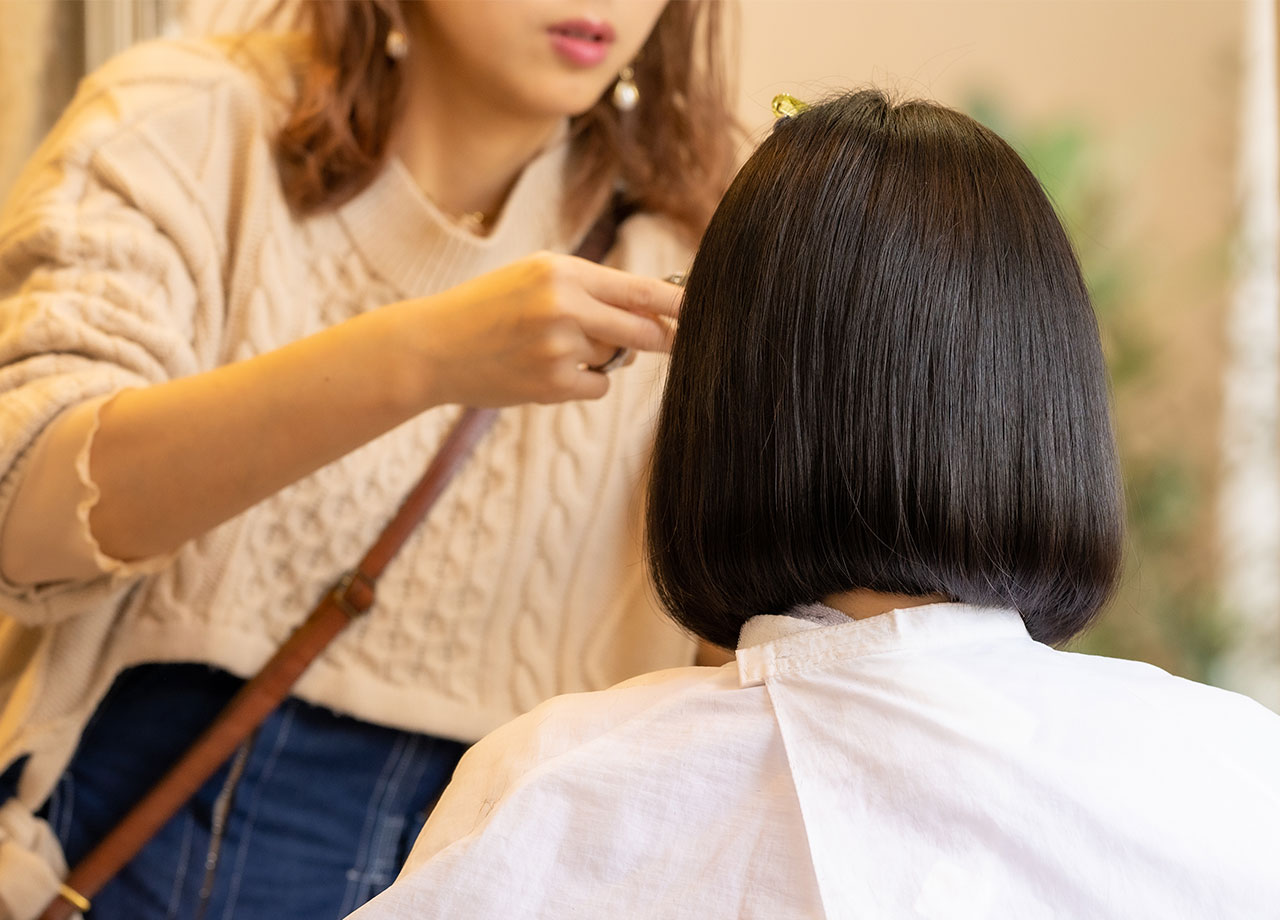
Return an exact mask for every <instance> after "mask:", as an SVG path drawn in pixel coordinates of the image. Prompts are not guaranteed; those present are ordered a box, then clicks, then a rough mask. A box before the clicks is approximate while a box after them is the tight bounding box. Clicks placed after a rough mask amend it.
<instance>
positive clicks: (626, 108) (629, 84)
mask: <svg viewBox="0 0 1280 920" xmlns="http://www.w3.org/2000/svg"><path fill="white" fill-rule="evenodd" d="M639 103H640V90H639V88H638V87H637V86H636V72H635V71H634V70H632V69H631V68H630V67H624V68H622V70H621V71H619V73H618V82H617V83H615V84H613V107H614V108H616V109H617V110H618V111H619V112H630V111H631V110H632V109H634V108H635V107H636V106H637V105H639Z"/></svg>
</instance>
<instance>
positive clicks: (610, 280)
mask: <svg viewBox="0 0 1280 920" xmlns="http://www.w3.org/2000/svg"><path fill="white" fill-rule="evenodd" d="M569 258H571V259H572V260H573V263H574V267H575V269H576V270H577V273H578V277H579V279H580V281H581V283H582V287H583V289H584V290H585V291H586V292H587V293H588V294H590V295H591V296H592V297H594V298H595V299H596V300H599V301H603V302H604V303H606V304H609V305H610V306H613V307H618V308H620V309H622V310H627V311H629V312H631V313H647V314H649V315H651V316H666V317H670V318H672V319H674V318H675V317H677V316H679V314H680V301H681V299H682V297H683V294H684V292H683V291H682V290H681V288H680V287H679V286H678V285H675V284H671V283H669V282H667V281H659V280H658V279H656V278H644V277H641V276H640V275H632V274H629V273H627V272H624V271H619V270H618V269H616V268H609V267H607V266H604V265H597V264H596V263H594V262H589V261H587V260H586V259H579V258H576V257H572V256H571V257H569Z"/></svg>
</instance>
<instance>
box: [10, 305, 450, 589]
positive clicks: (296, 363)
mask: <svg viewBox="0 0 1280 920" xmlns="http://www.w3.org/2000/svg"><path fill="white" fill-rule="evenodd" d="M412 309H414V304H413V303H412V302H410V303H405V304H395V305H392V306H390V307H386V308H384V309H382V310H378V311H374V312H372V313H368V314H364V315H362V316H359V317H357V318H355V319H352V320H350V321H348V322H347V323H344V324H342V325H340V326H335V327H333V328H331V329H328V330H325V331H323V332H320V333H317V334H316V335H313V336H310V337H308V338H306V339H303V340H300V341H298V342H295V343H293V344H291V345H288V346H285V347H284V348H281V349H278V350H276V351H272V352H269V353H266V354H263V355H259V356H257V357H255V358H251V359H249V360H246V361H242V362H239V363H236V364H231V365H226V366H224V367H220V368H218V369H216V370H212V371H209V372H207V373H203V374H198V375H194V376H191V377H187V378H183V379H179V380H174V381H172V382H169V383H164V384H159V385H156V386H152V387H147V388H144V389H137V390H126V391H124V392H122V393H120V394H119V395H118V396H117V397H116V398H115V399H113V400H111V401H110V402H109V403H108V404H107V405H106V406H104V407H103V408H102V410H101V413H100V424H99V428H98V431H97V433H96V435H95V436H94V438H93V448H92V452H91V455H90V463H89V472H90V475H91V478H92V480H93V482H94V483H95V484H96V486H97V487H98V489H99V490H100V497H99V499H98V501H97V503H96V504H95V505H94V506H93V508H92V511H91V513H90V518H89V523H90V528H91V531H92V534H93V537H94V539H95V540H96V541H97V544H98V546H99V547H100V548H101V550H102V552H103V553H105V554H106V555H107V556H109V557H112V558H116V559H122V560H131V559H139V558H145V557H149V556H155V555H159V554H163V553H167V552H171V551H173V550H174V549H176V548H177V547H178V546H180V545H181V544H182V543H183V542H185V541H186V540H189V539H191V538H192V537H194V536H197V535H199V534H201V533H203V532H205V531H207V530H209V529H210V528H212V527H214V526H216V525H218V524H219V523H221V522H223V521H225V520H227V519H229V518H231V517H233V516H234V515H236V514H238V513H239V512H241V511H243V510H244V509H246V508H248V507H250V506H251V505H253V504H255V503H256V502H258V501H260V500H262V499H263V498H266V497H267V496H269V495H271V494H272V493H274V492H276V491H278V490H279V489H281V488H283V487H284V486H286V485H288V484H290V483H292V482H294V481H296V480H297V479H300V478H301V477H303V476H305V475H307V474H308V473H310V472H312V471H314V470H315V469H318V468H319V467H321V466H323V465H325V464H326V463H329V462H330V461H332V460H334V459H336V458H338V457H340V456H342V455H343V454H345V453H347V452H349V451H351V450H353V449H354V448H356V447H358V446H359V445H361V444H363V443H365V442H367V441H369V440H371V439H372V438H374V437H376V436H378V435H379V434H382V433H383V432H385V431H387V430H389V429H391V428H393V427H395V426H396V425H398V424H400V423H401V422H403V421H405V420H407V419H408V418H411V417H412V416H413V415H415V414H416V413H418V412H420V411H422V410H423V409H425V408H427V407H428V406H429V405H431V397H430V390H431V386H430V374H429V372H428V370H427V369H426V368H424V367H423V366H421V364H420V362H416V361H415V360H414V357H415V356H414V354H413V353H412V352H411V350H410V348H409V346H408V345H407V343H406V336H405V335H404V333H403V328H404V326H405V323H406V322H407V321H408V320H409V319H410V318H409V317H407V316H406V315H405V312H406V311H410V310H412ZM91 423H92V419H91V418H87V417H86V414H85V413H84V412H82V411H77V410H76V409H72V410H70V411H68V412H67V413H64V414H63V416H61V417H59V418H58V419H57V420H56V421H55V422H54V425H53V427H52V428H51V430H50V431H49V432H47V433H46V434H45V436H44V437H43V438H42V439H41V442H40V445H39V446H40V450H39V451H38V455H37V456H33V458H32V459H33V463H32V464H30V465H29V469H28V472H27V475H26V477H25V478H24V481H23V483H22V484H21V486H20V487H19V489H18V492H17V494H16V495H15V497H14V500H13V504H12V505H11V507H10V512H9V515H8V519H7V520H6V523H5V530H4V534H3V537H2V538H0V567H2V568H3V571H4V573H5V574H6V575H7V576H8V577H9V578H10V579H11V580H13V581H15V582H19V583H27V584H31V583H38V582H44V581H54V580H59V579H63V578H83V577H87V576H89V575H92V574H94V573H95V572H96V566H94V565H93V562H92V554H91V553H81V554H78V555H77V554H69V553H68V552H67V551H66V540H65V537H62V538H61V539H59V537H60V535H65V533H66V532H67V530H68V528H70V527H73V526H75V521H74V513H75V502H74V501H65V502H63V501H55V502H54V504H55V505H57V506H58V507H55V508H50V507H48V503H47V502H45V501H40V500H38V499H37V498H35V497H36V496H46V497H47V496H51V495H54V496H57V495H64V494H67V491H68V490H77V489H78V479H77V478H76V476H75V469H74V463H75V456H76V453H77V452H78V451H79V449H80V447H81V445H82V444H83V443H84V441H85V439H86V438H87V437H88V431H89V427H90V425H91ZM34 461H38V462H34ZM51 514H52V515H54V516H55V517H61V518H63V520H62V521H58V520H51V519H50V515H51ZM68 516H69V517H68Z"/></svg>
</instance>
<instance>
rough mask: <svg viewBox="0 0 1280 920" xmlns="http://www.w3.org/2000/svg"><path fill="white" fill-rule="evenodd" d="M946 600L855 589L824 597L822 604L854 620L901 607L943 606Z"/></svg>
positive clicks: (936, 597)
mask: <svg viewBox="0 0 1280 920" xmlns="http://www.w3.org/2000/svg"><path fill="white" fill-rule="evenodd" d="M946 601H947V598H945V597H943V596H942V595H941V594H927V595H924V596H923V597H922V596H919V595H914V594H886V593H884V592H882V591H869V590H867V589H866V588H855V589H854V590H852V591H844V592H842V593H840V594H832V595H831V596H829V597H824V598H823V599H822V603H824V604H826V605H827V606H828V607H830V608H832V609H833V610H839V611H840V612H841V613H843V614H844V615H845V616H848V617H852V618H853V619H855V620H865V619H866V618H867V617H874V616H879V615H880V614H882V613H888V612H889V611H890V610H901V609H902V608H903V607H920V606H922V605H924V604H943V603H946Z"/></svg>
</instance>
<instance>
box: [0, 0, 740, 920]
mask: <svg viewBox="0 0 1280 920" xmlns="http://www.w3.org/2000/svg"><path fill="white" fill-rule="evenodd" d="M720 14H721V10H720V8H719V6H718V4H715V3H711V2H692V3H673V4H671V5H670V6H668V5H667V4H666V3H664V2H661V0H627V2H608V0H525V2H503V3H454V2H441V0H415V2H407V0H406V2H400V3H393V2H389V0H364V2H345V3H339V2H312V3H303V4H300V13H299V14H298V15H299V17H300V18H299V21H298V23H297V28H296V29H293V30H291V31H289V32H287V33H280V32H278V31H274V30H267V29H262V30H259V31H255V32H252V33H250V34H246V35H242V36H237V37H235V38H233V39H229V40H225V41H183V42H159V43H153V44H148V45H143V46H139V47H136V48H134V49H132V50H130V51H128V52H126V53H125V54H124V55H122V56H120V57H118V58H117V59H115V60H113V61H112V62H110V63H108V64H107V65H106V66H105V67H104V68H103V69H102V70H101V71H99V72H97V73H95V74H93V75H91V76H90V77H89V78H88V79H87V80H86V81H85V82H84V84H83V85H82V87H81V88H80V91H79V93H78V95H77V97H76V99H75V100H74V102H73V103H72V104H71V106H70V108H69V109H68V110H67V112H66V113H65V115H64V117H63V118H62V119H61V121H60V122H59V123H58V125H57V126H56V128H55V129H54V131H53V133H52V134H51V135H50V137H49V138H48V139H47V141H46V142H45V144H44V145H43V146H42V147H41V149H40V150H39V151H38V153H37V154H36V155H35V157H34V159H33V160H32V161H31V163H30V164H29V165H28V167H27V168H26V170H25V172H24V173H23V175H22V176H21V178H20V180H19V182H18V184H17V186H16V187H15V189H14V191H13V193H12V195H11V197H10V199H9V201H8V204H7V205H6V207H5V210H4V212H3V215H2V217H0V576H2V584H0V592H2V593H0V610H3V613H4V615H3V616H2V617H0V703H2V705H3V710H2V711H0V774H2V775H0V802H3V806H2V807H0V916H13V917H17V918H19V920H21V918H22V917H23V916H34V914H35V913H38V911H39V906H36V907H34V908H33V906H32V905H37V904H38V902H40V901H42V900H46V899H47V895H48V894H49V892H48V891H47V890H46V889H48V888H49V886H50V885H52V887H53V888H54V889H55V890H56V888H57V884H58V883H59V881H60V879H61V877H62V874H63V873H64V872H65V866H66V865H67V864H74V863H75V862H76V861H77V860H78V859H79V858H80V857H81V856H83V855H84V854H85V853H86V852H87V851H88V850H89V849H91V848H92V847H93V846H94V845H95V844H96V843H97V842H98V841H99V840H100V839H101V838H102V837H103V836H104V835H105V834H106V833H107V832H108V831H109V830H110V829H111V827H112V826H113V825H114V824H115V822H116V821H118V820H119V818H120V816H121V815H122V814H123V813H124V812H125V811H126V810H127V808H128V807H129V806H130V805H131V804H132V802H133V801H134V800H136V799H137V798H138V797H139V796H141V795H142V794H143V793H144V792H145V791H146V790H147V789H148V788H149V787H150V786H151V785H152V784H153V783H154V782H155V781H156V780H157V778H158V777H159V776H160V775H161V774H162V773H163V772H164V770H165V769H166V768H167V767H168V766H169V764H171V763H172V762H173V761H174V760H175V759H176V758H177V757H178V756H179V754H180V753H181V752H182V751H183V750H184V748H185V747H186V746H187V745H188V744H189V743H190V742H191V740H192V739H193V738H194V737H195V736H196V735H198V734H199V732H200V731H201V730H202V729H203V728H204V727H205V726H206V725H208V724H209V722H210V720H212V719H213V717H214V715H215V714H216V713H217V712H218V711H219V710H220V709H221V708H222V706H223V705H224V704H225V703H226V702H227V701H228V700H229V699H230V698H231V696H232V695H233V694H234V693H235V691H236V689H237V688H238V687H239V686H241V684H242V682H243V680H244V679H245V678H246V677H248V676H249V675H252V674H253V673H254V672H255V671H256V670H257V669H258V668H259V667H260V666H261V665H262V663H263V662H264V661H265V660H266V659H267V658H268V657H269V656H270V655H271V654H272V652H273V651H274V650H275V649H276V648H277V647H278V646H279V645H280V643H281V642H282V641H283V640H284V639H285V638H286V637H287V636H288V635H289V634H290V632H291V631H292V630H293V629H294V628H295V627H296V626H297V624H298V623H299V622H300V621H301V620H302V619H303V618H304V617H305V616H306V614H307V611H308V610H309V609H310V607H311V606H312V605H313V603H314V602H315V601H316V598H317V597H318V596H320V595H321V594H322V593H323V592H324V590H325V588H326V586H327V585H329V584H331V583H332V582H333V581H334V579H335V578H337V577H338V576H339V575H340V574H341V573H342V572H343V571H344V570H347V569H349V568H350V567H351V566H352V565H353V564H354V562H355V561H356V559H358V558H359V556H360V555H361V553H362V552H363V551H364V550H365V548H366V546H367V545H368V543H369V542H370V541H371V540H372V539H373V537H374V536H375V535H376V534H377V533H378V531H379V529H380V528H381V527H382V525H383V524H384V522H385V521H386V520H387V519H388V517H389V516H390V515H391V514H392V513H393V512H394V510H395V508H396V506H397V505H398V503H399V501H400V499H401V498H402V497H403V495H404V493H405V492H406V491H407V490H408V489H409V488H410V486H411V485H412V484H413V482H414V481H415V480H416V479H417V478H418V476H419V475H420V474H421V472H422V469H423V467H424V465H425V464H426V462H427V461H428V460H429V459H430V457H431V456H432V455H433V454H434V452H435V451H436V449H437V448H438V447H439V446H440V444H441V442H442V440H443V439H444V438H445V435H446V433H447V432H448V430H449V429H450V427H451V426H452V424H453V423H454V421H455V420H456V419H457V418H458V416H459V413H460V411H461V409H460V407H461V406H486V407H504V408H503V410H502V412H501V413H500V414H499V416H498V421H497V423H496V425H495V427H494V428H493V429H492V430H491V431H490V432H489V433H488V434H487V435H486V436H485V437H484V439H483V440H482V441H481V442H480V443H479V446H478V447H477V448H476V449H475V451H474V453H473V454H472V455H471V456H470V458H469V459H468V460H467V462H466V464H465V465H464V467H463V468H462V470H461V472H460V473H459V474H458V476H457V477H456V478H455V479H454V480H453V482H452V483H451V484H450V485H449V487H448V489H447V490H446V492H445V493H444V495H443V497H442V498H441V499H440V500H439V502H438V504H437V505H436V506H435V507H434V508H433V509H432V511H431V514H430V516H429V517H428V519H427V520H426V522H425V523H424V524H422V525H421V526H419V528H418V529H417V530H416V531H415V532H414V533H413V535H412V536H411V537H410V538H409V540H408V542H407V543H406V544H405V546H404V548H403V550H402V551H401V553H400V554H399V556H398V557H397V558H396V560H395V561H394V562H393V563H392V564H391V567H390V568H389V569H388V570H387V572H386V574H385V576H384V577H383V579H382V581H381V584H380V586H379V589H378V600H377V603H376V605H375V607H374V608H373V610H372V611H371V612H370V613H369V614H368V615H367V616H365V617H363V618H361V619H360V620H358V621H357V622H356V623H355V625H353V626H352V627H351V628H350V629H349V630H348V631H347V632H346V633H344V634H343V635H342V636H341V637H340V638H339V639H338V640H337V641H336V642H335V643H334V644H333V645H332V646H331V647H330V648H329V649H328V650H327V652H326V653H325V654H324V656H323V657H322V658H321V659H320V660H319V661H317V662H316V663H315V664H314V665H313V666H312V667H311V668H310V670H308V671H307V672H306V674H305V675H304V676H303V678H302V680H301V682H300V683H299V684H298V685H297V686H296V687H295V690H294V696H293V697H291V698H290V699H289V700H288V701H287V702H286V703H285V704H284V705H283V706H282V707H280V708H279V709H277V710H276V711H275V713H274V714H273V715H272V716H271V717H270V718H269V719H268V720H267V721H266V723H265V724H264V725H263V726H262V727H261V728H260V729H259V730H258V731H257V732H256V733H255V734H254V735H253V737H252V739H251V741H249V742H248V743H246V744H244V745H242V746H241V747H240V749H239V751H238V752H237V754H236V756H235V757H234V758H233V759H232V760H231V761H230V762H229V763H228V764H227V765H226V766H224V767H223V768H222V769H221V770H220V771H219V772H218V773H217V774H215V775H214V776H213V778H212V779H210V780H209V781H208V782H207V783H205V784H204V786H203V787H202V788H201V789H200V791H199V792H198V793H197V794H196V796H195V797H194V799H192V800H191V801H190V802H189V804H188V805H187V806H186V807H185V808H184V809H183V810H182V811H180V812H179V813H178V814H177V815H176V816H175V817H174V818H172V819H171V820H170V821H169V822H168V823H167V824H166V825H165V826H164V827H163V828H162V829H161V830H160V831H159V833H158V834H156V836H154V837H153V838H152V839H151V840H150V842H149V843H148V844H147V845H146V846H145V847H144V848H143V849H142V850H141V852H140V853H139V855H138V856H137V857H135V858H134V859H133V860H132V862H131V863H129V865H127V866H126V867H125V869H124V870H123V871H122V872H121V873H120V874H119V875H117V876H116V877H115V878H114V879H113V880H112V881H111V882H109V883H108V884H107V885H106V887H105V888H103V889H102V891H101V892H99V893H98V894H96V896H95V897H94V899H93V904H92V907H91V908H90V909H89V910H88V916H89V917H90V918H93V917H102V918H112V917H128V918H131V920H133V918H136V920H152V918H161V917H183V918H191V917H206V918H213V917H218V918H224V917H226V918H231V917H234V918H235V920H256V918H268V917H269V918H293V917H307V918H324V917H340V916H342V915H344V914H345V913H347V912H348V911H350V910H352V909H354V908H355V907H357V906H358V905H360V904H362V903H363V902H364V901H366V900H367V899H369V898H370V897H371V896H372V895H374V894H375V893H377V892H378V891H380V890H381V889H382V888H383V887H385V886H386V885H387V884H388V883H389V882H390V881H391V880H392V879H393V878H394V876H395V874H396V872H397V870H398V868H399V866H400V864H401V862H402V860H403V857H404V854H405V852H406V849H407V847H408V846H409V845H410V844H411V843H412V841H413V839H414V837H415V835H416V832H417V830H418V828H419V827H420V826H421V823H422V821H423V820H424V819H425V815H426V813H427V812H428V811H429V809H430V807H431V804H432V803H433V801H434V800H435V798H436V797H437V795H438V794H439V792H440V790H441V789H442V788H443V786H444V784H445V783H446V782H447V780H448V778H449V776H450V773H451V771H452V769H453V766H454V764H455V762H456V761H457V759H458V758H459V756H460V755H461V753H462V751H463V750H464V748H465V747H466V745H467V744H468V743H469V742H471V741H474V740H475V739H477V738H479V737H480V736H481V735H482V734H484V733H485V732H487V731H488V730H490V729H491V728H493V727H495V726H497V725H498V724H499V723H502V722H504V721H506V720H508V719H510V718H512V717H514V716H516V715H517V714H519V713H521V712H523V711H525V710H527V709H529V708H531V707H533V706H534V705H536V704H537V703H539V702H540V701H542V700H544V699H546V698H547V697H550V696H552V695H554V694H557V693H562V692H565V691H573V690H580V689H592V688H601V687H605V686H608V685H610V684H612V683H614V682H616V681H618V680H620V679H623V678H625V677H628V676H631V675H634V674H638V673H640V672H644V671H648V670H652V669H655V668H662V667H667V666H673V665H680V664H687V663H691V662H692V661H693V660H694V657H695V648H694V646H693V645H692V643H691V642H690V640H689V639H687V638H686V637H685V636H684V635H683V634H682V633H681V632H679V631H678V630H677V629H675V628H674V627H673V626H671V625H670V624H669V623H668V622H667V621H666V620H665V618H664V617H663V616H661V614H660V611H659V609H658V607H657V606H656V602H655V601H654V599H653V598H652V596H651V590H650V589H649V587H648V582H647V576H646V571H645V567H644V565H643V564H642V559H643V553H642V551H641V548H640V545H639V540H640V538H641V536H642V523H641V518H642V516H641V513H640V511H641V504H640V503H641V500H642V479H643V474H644V470H645V468H646V464H647V459H648V456H649V451H650V440H651V435H652V421H653V413H654V408H655V404H654V400H655V398H656V396H657V394H658V392H659V390H660V382H661V370H662V367H663V358H662V356H661V355H662V353H663V352H664V351H665V350H666V349H667V346H668V340H669V337H670V331H671V328H672V321H673V319H674V317H675V315H676V313H677V310H678V304H679V290H678V288H677V287H675V286H674V285H672V284H669V283H667V282H665V281H663V280H661V279H663V278H665V277H667V276H668V275H671V274H672V273H674V272H679V271H682V270H683V269H684V267H685V265H686V263H687V261H688V258H689V252H690V243H691V242H692V241H693V240H695V239H696V237H697V235H698V233H699V232H700V230H701V228H702V226H703V224H704V222H705V219H706V218H707V217H708V216H709V214H710V212H711V210H712V208H713V207H714V204H715V200H716V197H717V194H718V192H719V190H720V189H721V188H722V187H723V183H724V180H725V177H726V173H727V170H728V165H729V163H730V160H731V152H732V151H731V146H730V144H731V138H730V136H729V135H728V132H727V129H728V126H729V117H728V113H727V108H726V104H725V92H724V83H723V80H722V78H721V65H720V61H719V60H718V58H717V54H716V49H717V48H718V42H717V34H718V28H717V23H718V19H719V17H720ZM695 45H696V47H695ZM610 216H612V217H613V218H614V221H613V224H612V225H610V222H609V217H610ZM601 227H603V232H604V233H605V238H606V239H610V240H612V245H611V246H610V247H609V249H608V252H607V255H606V256H604V258H603V263H604V264H596V263H594V262H593V261H590V260H589V259H587V258H582V257H576V256H574V255H571V253H574V252H575V251H579V250H580V247H581V246H582V244H583V240H584V238H586V237H587V236H588V235H589V231H590V232H592V233H596V232H598V231H599V230H600V228H601ZM67 896H68V897H72V896H74V892H73V893H72V894H70V895H67ZM6 911H7V913H6Z"/></svg>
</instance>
